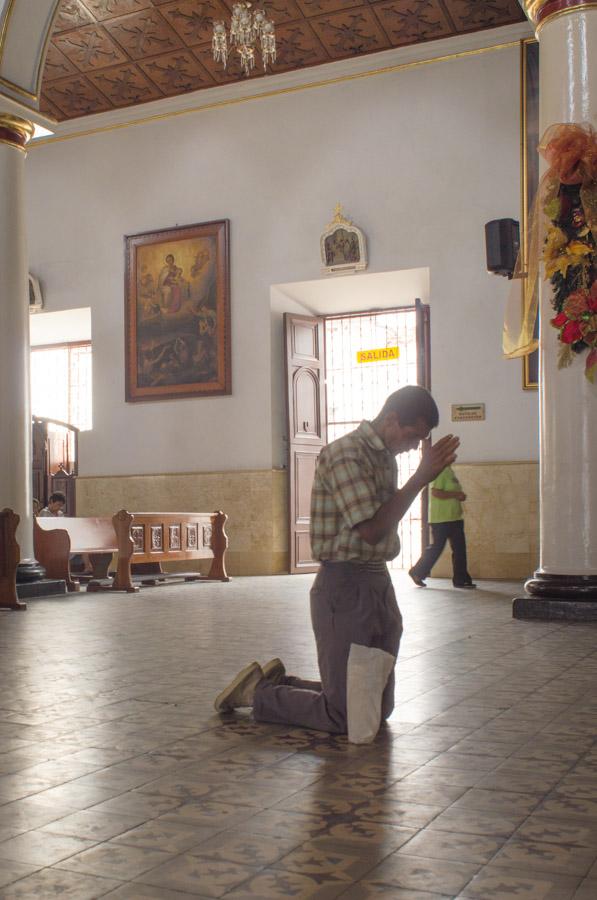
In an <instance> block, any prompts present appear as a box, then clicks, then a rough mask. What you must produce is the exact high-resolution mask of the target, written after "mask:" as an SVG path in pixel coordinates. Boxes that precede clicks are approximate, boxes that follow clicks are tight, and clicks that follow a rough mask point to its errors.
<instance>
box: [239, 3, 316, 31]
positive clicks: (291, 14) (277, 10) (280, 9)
mask: <svg viewBox="0 0 597 900" xmlns="http://www.w3.org/2000/svg"><path fill="white" fill-rule="evenodd" d="M227 2H228V5H229V6H231V7H232V5H233V3H234V0H227ZM255 5H256V6H257V5H259V4H257V3H256V4H255ZM263 8H264V9H265V12H266V14H267V17H268V19H272V20H273V21H274V22H275V24H276V25H282V24H283V23H284V22H295V21H296V20H297V19H302V16H301V11H300V9H299V8H298V6H297V4H296V3H295V2H294V0H269V2H267V3H264V4H263Z"/></svg>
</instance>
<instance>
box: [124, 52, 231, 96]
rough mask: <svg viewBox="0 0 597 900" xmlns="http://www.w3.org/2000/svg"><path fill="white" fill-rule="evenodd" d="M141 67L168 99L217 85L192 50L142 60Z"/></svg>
mask: <svg viewBox="0 0 597 900" xmlns="http://www.w3.org/2000/svg"><path fill="white" fill-rule="evenodd" d="M139 66H140V67H141V68H142V69H143V71H144V73H145V74H146V75H147V77H148V78H150V79H151V81H152V82H153V83H154V84H155V85H157V87H159V89H160V91H161V92H162V93H163V94H164V95H165V96H167V97H172V96H175V95H176V94H188V93H189V92H190V91H198V90H200V88H205V87H213V85H214V83H215V82H214V80H213V78H212V77H211V75H210V74H209V73H208V72H207V71H206V70H205V69H204V67H203V66H202V65H201V63H200V62H199V60H198V59H197V58H196V57H195V56H194V55H193V54H192V53H191V51H190V50H176V51H175V52H174V53H166V54H164V55H163V56H158V57H156V58H155V59H146V60H140V62H139Z"/></svg>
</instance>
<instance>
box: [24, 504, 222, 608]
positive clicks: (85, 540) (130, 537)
mask: <svg viewBox="0 0 597 900" xmlns="http://www.w3.org/2000/svg"><path fill="white" fill-rule="evenodd" d="M227 518H228V517H227V516H226V515H225V513H223V512H221V511H218V512H215V513H130V512H127V510H125V509H121V510H120V511H119V512H117V513H116V515H114V516H112V518H111V519H110V518H107V517H93V518H91V517H87V518H71V517H69V516H52V517H50V516H47V517H42V518H36V519H35V520H34V526H33V539H34V546H35V555H36V557H37V559H38V560H39V562H40V563H41V564H42V565H43V566H44V567H45V569H46V572H47V575H48V578H63V579H64V580H65V581H66V586H67V589H68V590H69V591H78V590H79V589H80V585H79V582H78V581H76V580H75V579H74V578H73V577H72V575H71V572H70V563H69V560H70V556H71V555H72V554H74V553H87V554H89V558H90V560H91V564H92V566H93V580H92V581H91V582H90V583H89V585H88V587H87V590H92V591H93V590H99V589H101V587H102V584H101V581H103V580H105V579H106V577H107V574H108V567H109V565H110V561H111V559H112V555H113V554H114V553H117V554H118V565H117V569H116V576H115V578H114V580H113V582H112V583H111V585H109V587H110V589H111V590H115V591H128V592H129V593H131V592H133V591H138V590H139V588H138V586H137V585H135V584H134V582H133V577H132V566H134V565H138V564H143V565H145V566H149V567H150V568H149V570H148V577H149V578H150V580H153V581H156V580H160V581H162V580H166V579H167V578H168V577H175V574H173V576H169V575H168V573H165V572H163V571H162V570H161V563H162V562H172V561H175V560H188V559H211V560H212V563H211V567H210V570H209V573H208V574H207V575H200V574H199V573H197V574H194V573H193V574H192V575H188V574H187V575H186V578H187V579H193V580H200V581H207V580H212V579H217V580H219V581H229V580H230V579H229V578H228V575H227V573H226V566H225V561H224V556H225V553H226V548H227V546H228V538H227V537H226V532H225V531H224V524H225V522H226V519H227ZM178 577H180V576H178Z"/></svg>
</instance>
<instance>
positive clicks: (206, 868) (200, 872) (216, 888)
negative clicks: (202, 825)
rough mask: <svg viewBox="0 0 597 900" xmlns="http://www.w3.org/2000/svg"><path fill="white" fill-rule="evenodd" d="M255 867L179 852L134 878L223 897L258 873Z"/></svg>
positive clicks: (144, 882) (174, 888)
mask: <svg viewBox="0 0 597 900" xmlns="http://www.w3.org/2000/svg"><path fill="white" fill-rule="evenodd" d="M257 871H258V870H257V868H256V867H250V866H243V865H239V864H238V863H233V862H227V861H226V862H220V861H217V860H211V859H205V858H200V857H195V856H188V855H183V856H177V857H176V858H175V859H172V860H170V862H166V863H164V864H163V865H161V866H157V868H154V869H152V870H151V872H146V873H145V874H144V875H141V876H139V878H137V879H135V880H136V881H140V882H141V883H143V884H150V885H153V886H154V887H159V888H167V889H168V890H179V891H183V892H184V891H186V892H194V893H197V894H205V895H207V896H208V897H222V896H223V895H224V894H227V893H228V892H229V891H231V890H232V889H233V888H235V887H237V885H239V884H241V883H242V882H244V881H247V879H249V878H251V877H252V876H253V875H255V874H256V873H257Z"/></svg>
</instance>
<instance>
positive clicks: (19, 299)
mask: <svg viewBox="0 0 597 900" xmlns="http://www.w3.org/2000/svg"><path fill="white" fill-rule="evenodd" d="M32 134H33V126H32V124H31V123H30V122H27V121H25V120H24V119H21V118H18V117H16V116H12V115H8V114H3V113H2V112H0V508H4V507H9V508H10V509H13V510H14V511H15V512H16V513H18V515H19V516H20V518H21V521H20V524H19V527H18V530H17V540H18V542H19V545H20V548H21V561H23V560H26V559H32V558H33V557H34V554H33V514H32V508H31V412H30V401H29V297H28V285H27V248H26V233H25V211H24V168H25V147H26V144H27V142H28V140H29V139H30V137H31V135H32Z"/></svg>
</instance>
